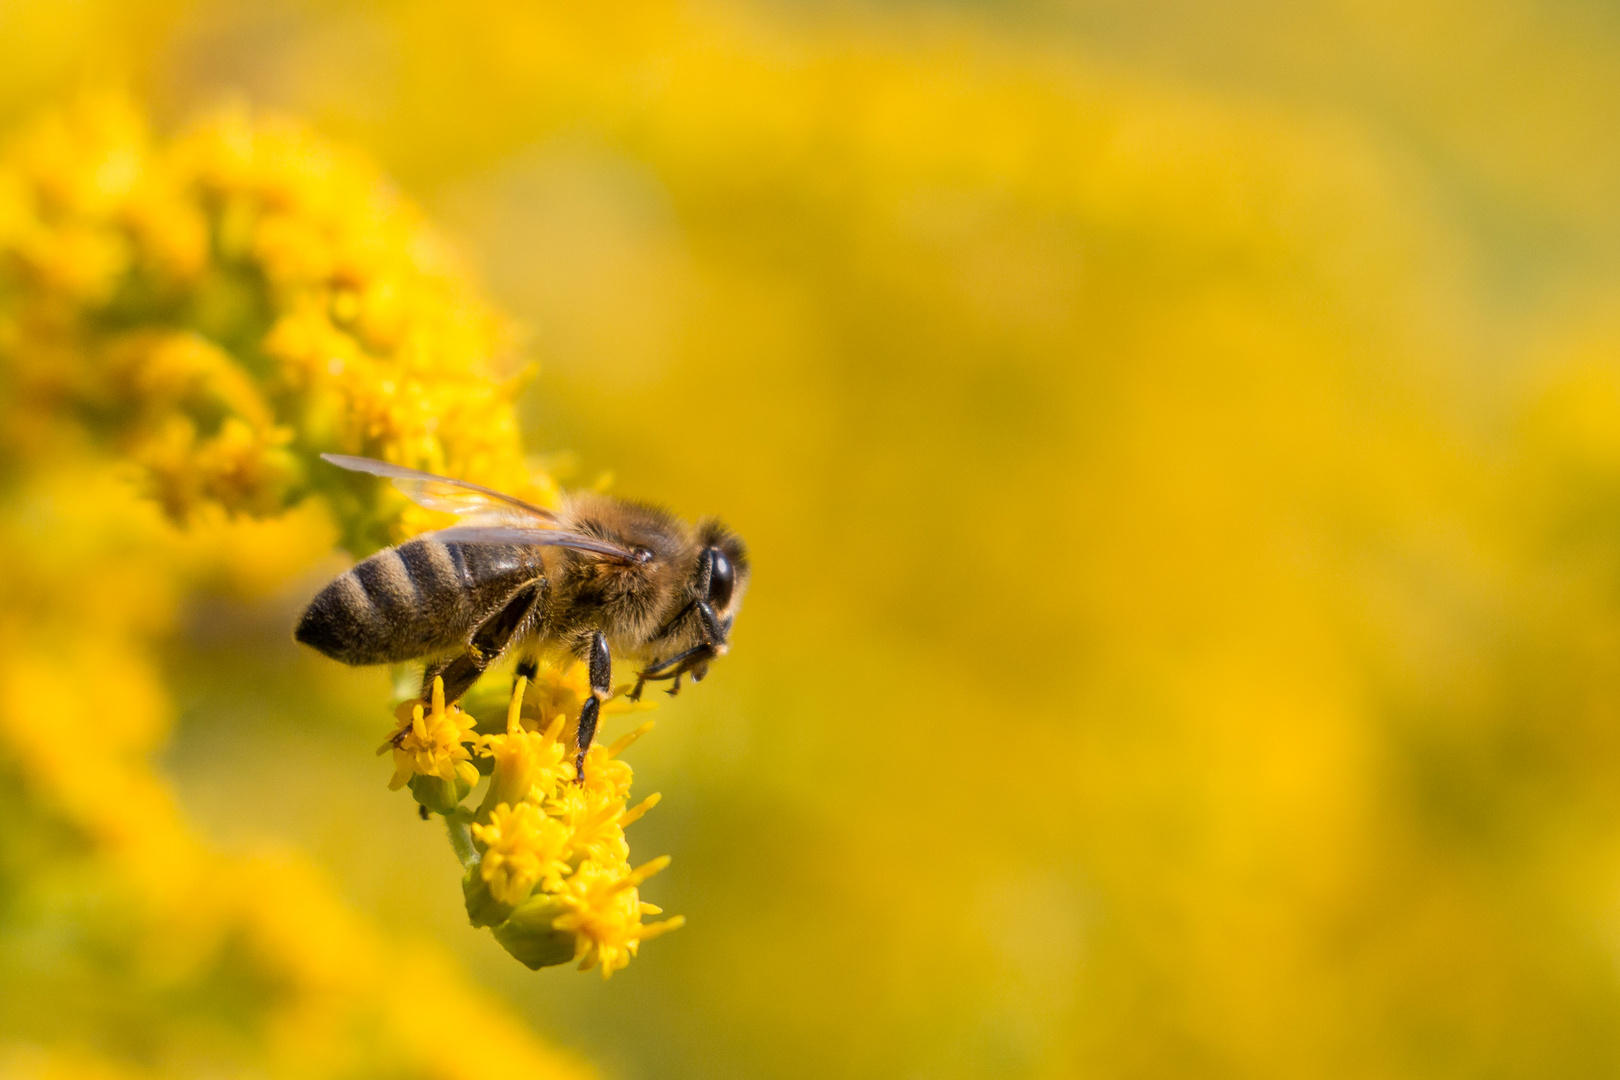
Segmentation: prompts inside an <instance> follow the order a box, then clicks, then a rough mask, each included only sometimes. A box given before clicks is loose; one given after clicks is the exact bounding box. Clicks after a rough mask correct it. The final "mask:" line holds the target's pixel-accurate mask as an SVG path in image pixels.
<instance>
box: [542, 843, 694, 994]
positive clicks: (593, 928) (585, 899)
mask: <svg viewBox="0 0 1620 1080" xmlns="http://www.w3.org/2000/svg"><path fill="white" fill-rule="evenodd" d="M668 865H669V856H668V855H662V856H659V857H658V858H656V859H654V860H652V861H651V862H649V863H647V864H645V865H643V866H641V867H638V868H637V869H635V870H632V871H630V872H629V873H627V874H621V873H619V872H617V870H616V869H609V868H607V867H603V866H599V865H598V864H596V863H590V862H587V863H585V864H584V865H582V866H581V867H580V868H579V870H578V872H576V873H575V874H574V876H573V877H571V878H569V879H568V880H567V881H566V882H564V883H563V887H562V888H561V889H560V890H558V891H557V892H556V893H555V894H554V899H555V901H556V903H557V905H558V906H559V907H560V908H561V909H562V914H560V915H558V916H557V917H556V918H555V919H553V920H552V923H551V925H552V927H553V929H556V930H561V931H565V932H568V933H572V934H573V935H574V938H575V956H574V959H576V960H578V961H579V970H581V971H589V970H590V969H591V968H592V967H594V966H595V965H596V964H598V963H600V964H601V965H602V978H604V979H607V978H611V977H612V975H613V973H614V972H615V971H618V970H619V969H620V968H622V967H624V966H625V965H627V964H629V963H630V958H631V957H632V956H634V955H635V954H636V950H637V949H638V948H639V947H640V944H641V942H643V941H646V940H648V939H650V938H655V937H657V936H658V935H659V934H662V933H665V932H667V931H670V930H674V929H676V928H678V927H680V926H682V925H684V924H685V922H686V919H685V918H684V917H683V916H679V915H677V916H675V917H674V918H672V919H665V920H663V921H662V922H656V923H644V922H642V921H641V916H642V915H644V914H648V915H657V914H661V912H660V910H659V909H658V908H657V907H655V906H653V905H652V904H647V903H643V902H642V901H641V898H640V895H639V892H638V888H639V886H640V885H641V883H642V882H644V881H646V880H647V879H648V878H650V877H652V876H653V875H654V874H656V873H658V871H660V870H662V869H663V868H664V867H666V866H668Z"/></svg>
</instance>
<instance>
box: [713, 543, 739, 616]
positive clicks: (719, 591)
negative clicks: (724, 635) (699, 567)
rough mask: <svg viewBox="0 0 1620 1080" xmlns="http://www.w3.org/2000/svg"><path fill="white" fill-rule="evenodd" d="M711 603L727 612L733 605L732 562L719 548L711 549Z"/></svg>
mask: <svg viewBox="0 0 1620 1080" xmlns="http://www.w3.org/2000/svg"><path fill="white" fill-rule="evenodd" d="M709 559H710V563H709V603H711V604H713V605H714V606H715V607H717V608H720V609H721V610H725V606H726V605H727V604H729V603H731V587H732V585H733V584H735V580H734V577H735V576H734V574H733V573H732V569H731V560H730V559H728V558H726V555H725V552H723V551H721V550H720V549H719V548H710V549H709Z"/></svg>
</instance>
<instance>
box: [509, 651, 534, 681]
mask: <svg viewBox="0 0 1620 1080" xmlns="http://www.w3.org/2000/svg"><path fill="white" fill-rule="evenodd" d="M538 674H540V661H538V660H536V659H535V658H534V657H532V656H525V657H524V658H523V659H522V660H519V661H518V666H517V670H516V671H514V672H512V682H513V684H514V685H516V683H517V681H518V680H519V679H528V680H529V681H530V682H534V677H535V676H536V675H538Z"/></svg>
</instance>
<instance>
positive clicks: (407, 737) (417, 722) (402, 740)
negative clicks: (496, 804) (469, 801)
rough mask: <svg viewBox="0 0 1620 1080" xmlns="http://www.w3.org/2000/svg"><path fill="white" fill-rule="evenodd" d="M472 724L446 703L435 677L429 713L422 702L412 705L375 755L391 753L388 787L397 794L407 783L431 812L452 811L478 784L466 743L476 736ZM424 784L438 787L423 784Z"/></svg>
mask: <svg viewBox="0 0 1620 1080" xmlns="http://www.w3.org/2000/svg"><path fill="white" fill-rule="evenodd" d="M473 724H474V720H473V718H472V717H471V716H470V715H468V714H467V713H465V712H462V711H461V709H459V708H457V707H456V706H454V705H448V706H447V705H446V704H445V702H444V680H443V679H434V680H433V702H432V708H431V710H428V709H424V708H423V706H422V703H421V702H416V703H414V704H412V705H411V706H410V719H409V720H407V721H405V722H404V723H402V724H401V726H400V728H399V730H397V731H396V732H394V735H393V737H392V738H390V739H389V740H388V741H387V742H385V743H383V744H382V746H380V747H378V748H377V753H379V754H380V753H382V752H383V751H385V750H389V749H392V750H393V751H394V776H393V778H392V779H391V780H389V781H388V789H389V790H390V791H398V790H399V789H400V788H402V787H404V786H405V785H406V784H407V783H408V784H410V785H411V791H412V792H413V793H414V794H415V795H416V797H417V800H418V801H419V802H421V803H422V805H423V806H426V807H427V808H428V809H429V810H437V811H439V812H440V813H448V812H450V811H451V810H454V809H455V807H456V806H457V805H458V804H460V802H461V800H462V799H464V798H466V796H467V792H469V791H471V790H472V786H473V785H474V784H476V783H478V769H477V767H476V766H475V765H473V763H472V751H471V750H470V749H469V748H468V745H467V744H468V743H470V742H472V741H473V740H474V739H475V738H476V735H475V733H474V732H473ZM424 780H427V781H437V783H426V784H424V783H422V781H424Z"/></svg>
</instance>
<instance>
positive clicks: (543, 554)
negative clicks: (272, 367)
mask: <svg viewBox="0 0 1620 1080" xmlns="http://www.w3.org/2000/svg"><path fill="white" fill-rule="evenodd" d="M321 457H322V458H323V459H325V460H326V461H328V462H330V463H331V464H333V465H336V466H338V467H339V468H343V469H349V470H351V471H353V472H361V473H370V474H371V475H373V476H381V477H386V478H387V479H388V480H390V481H392V482H393V485H394V486H395V487H396V488H398V489H399V490H400V491H401V492H403V493H404V494H405V495H406V497H408V498H409V499H411V500H412V501H413V502H415V503H417V504H418V505H420V506H424V507H427V508H428V509H430V510H439V511H447V512H450V513H454V514H457V515H460V516H461V518H462V520H461V522H460V523H458V524H456V525H454V526H451V527H450V528H447V529H440V530H438V531H437V532H429V533H424V534H422V535H421V536H417V537H414V538H413V539H410V540H407V541H405V542H404V543H402V544H399V545H397V546H395V547H391V548H386V549H384V550H382V551H379V552H377V553H376V554H375V555H373V556H371V557H370V558H368V559H366V560H364V561H363V562H361V563H359V564H358V565H356V566H355V567H354V568H353V569H351V570H348V571H345V572H344V573H343V574H341V575H339V576H338V577H337V579H336V580H334V581H332V582H331V583H330V584H328V585H327V586H326V587H325V588H324V589H322V590H321V591H320V593H319V594H318V595H317V596H316V597H315V599H314V600H312V601H311V602H310V605H309V607H308V608H307V609H306V610H305V611H304V614H303V617H302V618H301V619H300V620H299V622H298V628H297V630H296V631H295V634H294V636H295V637H296V638H297V639H298V640H299V641H300V642H302V643H303V644H305V645H308V646H310V647H311V648H314V649H316V650H317V651H319V652H321V653H324V654H325V655H327V656H329V657H331V658H332V659H334V660H339V661H342V662H343V663H345V664H352V665H365V664H395V663H403V662H406V661H415V660H422V661H425V663H426V669H425V671H424V673H423V678H422V687H423V691H422V697H423V698H424V699H426V698H427V697H428V691H429V689H430V688H431V687H432V685H433V680H434V679H435V678H442V679H443V680H444V694H445V699H446V700H447V701H455V700H457V699H458V698H460V697H461V696H462V695H463V694H465V693H466V692H467V690H468V689H469V688H471V687H472V685H473V683H475V682H476V681H477V680H478V678H479V676H480V675H482V674H483V673H484V671H485V669H486V668H488V667H489V666H490V665H491V664H493V663H495V662H496V661H497V660H499V659H501V658H502V657H503V656H508V655H516V656H518V657H519V658H520V659H519V662H518V667H517V673H518V674H519V675H526V676H528V677H530V678H533V677H534V676H535V674H537V673H538V671H539V665H540V662H541V661H542V660H563V659H576V660H582V661H585V663H586V666H587V669H588V671H589V674H590V690H591V696H590V697H589V698H587V699H586V700H585V703H584V705H583V706H582V707H581V708H580V714H579V729H578V734H577V736H576V739H575V758H574V768H575V772H576V774H577V775H580V776H583V773H584V767H585V751H586V750H588V749H589V748H590V745H591V741H592V739H593V738H594V737H595V735H596V722H597V718H598V716H599V714H600V712H601V708H602V703H603V702H605V701H606V700H607V699H608V698H609V697H611V696H612V693H613V690H612V686H613V680H612V676H613V660H614V657H619V658H621V659H626V660H635V661H637V662H639V663H640V664H641V667H640V668H639V670H638V671H637V672H636V682H635V687H634V689H633V690H631V692H630V695H629V696H630V699H631V700H633V701H634V700H639V699H640V697H641V692H642V688H643V687H644V686H645V685H646V684H647V683H649V682H670V683H671V684H672V685H671V686H670V688H669V691H668V692H669V693H671V694H675V693H678V692H679V691H680V688H681V679H682V677H684V676H690V677H691V679H692V681H693V682H699V681H701V680H702V679H703V677H704V676H705V675H706V674H708V671H709V664H710V662H711V661H713V660H714V659H715V658H717V657H720V656H724V655H725V654H726V652H727V650H728V648H729V639H730V636H731V626H732V623H733V622H734V621H735V619H736V618H737V612H738V610H739V608H740V607H741V605H742V598H743V593H744V592H745V591H746V590H747V587H748V553H747V549H746V548H745V547H744V545H743V542H742V540H741V539H739V538H738V537H737V535H736V534H735V533H733V532H731V531H730V530H728V529H727V528H726V527H725V526H724V525H722V524H720V522H719V521H717V520H715V519H712V518H709V519H705V520H703V521H700V522H698V523H697V525H696V526H693V525H689V524H688V523H686V522H684V521H682V520H680V519H679V518H677V517H675V516H674V515H672V514H670V513H668V512H667V511H665V510H662V509H660V508H658V507H656V506H649V505H647V504H645V503H638V502H628V501H625V500H623V499H615V498H611V497H609V496H607V495H602V494H598V493H595V492H579V493H575V494H572V495H569V496H567V497H566V498H565V499H564V501H563V505H562V507H561V508H560V509H557V510H546V509H543V508H541V507H538V506H534V505H532V504H530V503H527V502H525V501H523V500H522V499H518V498H515V497H513V496H511V495H505V494H502V493H501V492H498V491H494V490H491V489H490V488H487V487H483V486H481V485H479V484H472V483H468V482H467V481H465V480H452V479H450V478H449V477H445V476H435V475H433V474H432V473H426V472H420V471H418V470H416V469H407V468H403V467H401V466H398V465H391V464H389V463H388V462H385V461H375V460H373V459H371V458H363V457H350V456H347V455H343V454H322V455H321Z"/></svg>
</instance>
